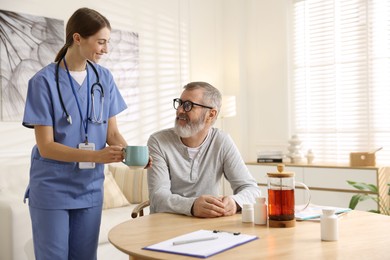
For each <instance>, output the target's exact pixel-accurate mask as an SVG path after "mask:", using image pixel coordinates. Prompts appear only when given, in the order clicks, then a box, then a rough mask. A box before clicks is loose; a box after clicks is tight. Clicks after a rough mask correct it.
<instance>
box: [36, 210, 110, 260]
mask: <svg viewBox="0 0 390 260" xmlns="http://www.w3.org/2000/svg"><path fill="white" fill-rule="evenodd" d="M30 216H31V222H32V229H33V242H34V253H35V258H36V260H53V259H56V260H71V259H72V260H76V259H77V260H96V259H97V256H96V255H97V246H98V240H99V230H100V221H101V216H102V206H99V207H91V208H82V209H70V210H66V209H39V208H33V207H31V206H30Z"/></svg>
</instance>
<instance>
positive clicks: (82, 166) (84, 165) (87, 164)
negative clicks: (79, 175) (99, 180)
mask: <svg viewBox="0 0 390 260" xmlns="http://www.w3.org/2000/svg"><path fill="white" fill-rule="evenodd" d="M79 149H81V150H90V151H95V144H94V143H88V144H86V143H80V144H79ZM79 168H80V169H94V168H95V163H94V162H79Z"/></svg>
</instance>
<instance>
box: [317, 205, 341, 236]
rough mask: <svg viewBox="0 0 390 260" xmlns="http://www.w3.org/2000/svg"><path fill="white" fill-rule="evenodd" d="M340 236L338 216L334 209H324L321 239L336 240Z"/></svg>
mask: <svg viewBox="0 0 390 260" xmlns="http://www.w3.org/2000/svg"><path fill="white" fill-rule="evenodd" d="M338 238H339V227H338V218H337V216H336V214H335V210H334V209H323V210H322V215H321V240H323V241H336V240H338Z"/></svg>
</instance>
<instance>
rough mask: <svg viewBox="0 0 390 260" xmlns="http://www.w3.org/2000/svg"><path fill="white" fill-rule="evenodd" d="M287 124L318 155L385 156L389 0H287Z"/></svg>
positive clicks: (389, 122) (342, 158)
mask: <svg viewBox="0 0 390 260" xmlns="http://www.w3.org/2000/svg"><path fill="white" fill-rule="evenodd" d="M291 10H292V16H291V17H292V42H291V43H292V48H291V49H292V66H291V68H292V73H291V75H292V81H291V82H292V84H291V105H292V108H291V118H292V130H293V132H294V133H295V134H297V135H298V136H299V138H300V139H301V140H302V141H303V144H304V148H305V149H312V150H313V151H314V153H315V156H316V161H321V162H332V163H347V162H349V153H350V152H366V151H373V150H375V148H379V147H384V149H383V150H382V151H380V152H378V153H377V155H376V156H377V164H378V165H380V164H383V165H385V164H389V162H390V86H389V85H390V1H388V0H334V1H333V0H296V1H293V5H292V9H291Z"/></svg>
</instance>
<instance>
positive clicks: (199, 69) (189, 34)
mask: <svg viewBox="0 0 390 260" xmlns="http://www.w3.org/2000/svg"><path fill="white" fill-rule="evenodd" d="M287 2H288V1H286V0H272V1H269V0H142V1H137V0H113V1H96V0H95V1H92V0H89V1H83V2H82V4H80V1H76V0H68V1H50V0H29V1H25V0H13V1H8V0H0V9H3V10H10V11H16V12H22V13H27V14H33V15H43V16H47V17H52V18H58V19H63V20H64V21H65V23H66V21H67V19H68V18H69V16H70V15H71V14H72V13H73V12H74V11H75V10H76V9H77V8H79V7H83V6H87V7H90V8H94V9H96V10H98V11H100V12H102V13H103V14H104V15H105V16H106V17H107V18H108V19H109V20H110V22H111V25H112V27H113V28H117V29H123V30H130V31H131V30H134V31H138V32H140V33H142V32H144V33H145V34H146V33H149V34H150V35H149V38H148V40H149V41H148V42H149V44H150V42H152V43H154V44H157V45H158V43H159V41H160V40H159V38H154V36H153V35H156V34H158V30H159V28H161V27H163V26H166V24H164V23H162V21H170V22H171V24H170V26H171V29H170V30H171V31H173V32H174V33H173V36H172V37H174V38H180V40H179V42H180V45H178V46H177V48H178V49H180V48H181V50H179V51H178V53H179V54H177V55H178V56H179V57H175V60H178V61H177V62H176V63H177V64H175V66H176V67H175V68H176V70H178V71H176V74H175V75H174V78H173V79H172V82H170V84H176V86H177V89H176V88H174V89H170V91H168V92H166V91H164V90H163V88H165V85H164V82H163V81H164V79H162V78H161V79H159V75H156V74H150V71H149V70H147V69H146V68H144V69H143V68H142V63H141V65H140V66H141V75H140V84H141V88H142V90H141V91H145V92H147V95H145V100H143V104H144V107H143V108H142V109H141V110H140V111H141V112H140V113H142V116H140V120H139V121H140V122H146V123H143V124H141V125H140V124H139V122H131V123H121V124H120V125H119V127H120V129H121V131H122V132H123V133H124V136H125V138H126V139H127V140H128V142H129V143H133V142H146V140H147V137H148V136H149V134H150V133H151V132H154V131H155V130H157V129H160V128H165V127H166V126H170V125H171V122H173V115H174V111H173V109H172V108H171V99H172V97H173V96H175V95H178V94H179V93H180V92H181V86H182V85H183V83H185V82H187V81H188V80H190V81H195V80H197V81H198V80H201V81H208V82H210V83H211V84H214V85H215V86H216V87H217V88H219V89H220V90H221V91H222V93H223V94H225V95H236V96H237V116H236V117H233V118H226V119H225V120H224V129H225V130H226V131H228V132H229V133H230V134H231V135H232V137H233V139H234V140H235V142H236V144H237V146H238V147H239V149H240V151H241V152H242V154H243V156H244V159H245V160H246V161H253V160H255V159H256V153H257V151H258V150H260V149H283V150H284V149H285V148H286V147H287V139H288V137H289V135H290V133H289V129H288V103H287V95H288V91H287V90H288V88H287V86H288V81H287V64H288V63H287V62H288V59H287V18H286V8H287ZM159 18H161V20H158V19H159ZM163 29H164V28H161V30H163ZM153 30H157V32H155V31H153ZM140 39H141V37H140ZM144 44H146V42H145V43H144ZM149 47H150V46H149ZM142 48H143V47H142V45H141V43H140V51H141V52H142ZM185 48H188V49H185ZM140 55H142V56H144V55H149V56H148V57H147V58H148V59H153V57H154V58H155V59H156V57H157V56H158V47H156V49H155V50H154V52H153V51H152V53H150V52H148V53H144V54H142V53H141V54H140ZM179 61H180V62H179ZM152 62H153V60H152ZM155 62H156V63H158V62H161V61H158V60H157V59H156V61H155ZM162 64H164V63H162ZM156 88H157V89H156ZM156 99H166V100H167V104H166V105H164V106H162V107H157V108H156V107H154V105H155V104H154V103H153V102H154V101H155V100H156ZM217 126H219V123H218V124H217ZM0 142H1V143H2V144H3V145H2V146H1V147H0V155H1V154H2V153H10V152H11V153H29V152H30V150H31V147H32V146H33V144H34V136H33V131H32V130H29V129H25V128H24V127H22V125H21V123H20V122H0Z"/></svg>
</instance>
